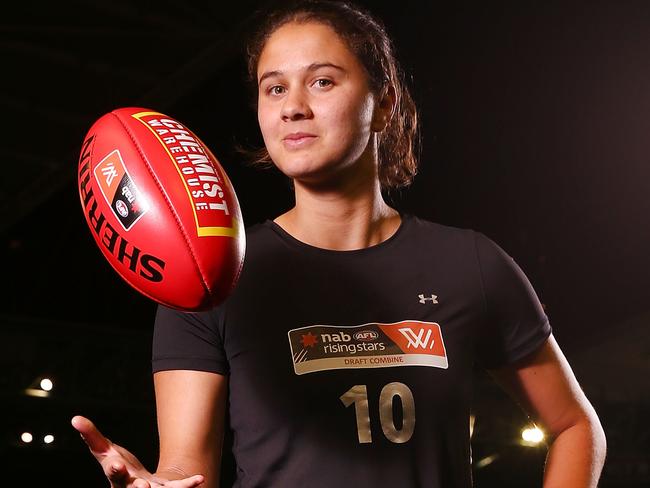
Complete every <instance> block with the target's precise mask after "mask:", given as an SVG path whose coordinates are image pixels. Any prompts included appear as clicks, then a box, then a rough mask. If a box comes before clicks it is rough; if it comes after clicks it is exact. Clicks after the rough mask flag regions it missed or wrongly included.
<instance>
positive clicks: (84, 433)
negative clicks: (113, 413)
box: [70, 415, 112, 456]
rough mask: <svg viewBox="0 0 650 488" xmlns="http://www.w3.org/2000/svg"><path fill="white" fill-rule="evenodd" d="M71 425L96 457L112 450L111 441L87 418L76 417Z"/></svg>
mask: <svg viewBox="0 0 650 488" xmlns="http://www.w3.org/2000/svg"><path fill="white" fill-rule="evenodd" d="M70 423H71V424H72V426H73V427H74V428H75V429H76V430H77V431H78V432H79V434H80V435H81V438H82V439H83V440H84V442H85V443H86V444H87V445H88V448H89V449H90V451H91V452H92V453H93V454H94V455H95V456H98V455H104V454H106V453H107V452H108V450H109V449H110V448H111V446H112V443H111V441H109V440H108V439H107V438H106V437H104V436H103V435H102V433H101V432H100V431H99V430H98V429H97V427H95V424H93V423H92V422H91V421H90V420H89V419H87V418H86V417H82V416H81V415H75V416H74V417H73V418H72V420H71V422H70Z"/></svg>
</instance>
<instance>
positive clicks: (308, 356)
mask: <svg viewBox="0 0 650 488" xmlns="http://www.w3.org/2000/svg"><path fill="white" fill-rule="evenodd" d="M288 335H289V344H290V346H291V355H292V359H293V369H294V371H295V372H296V374H298V375H301V374H306V373H313V372H315V371H327V370H330V369H355V368H387V367H393V366H430V367H434V368H443V369H447V368H448V367H449V364H448V362H447V351H446V350H445V344H444V341H443V339H442V332H441V330H440V325H438V324H437V323H435V322H420V321H415V320H405V321H402V322H396V323H392V324H377V323H371V324H363V325H355V326H335V325H310V326H308V327H301V328H299V329H292V330H290V331H289V333H288Z"/></svg>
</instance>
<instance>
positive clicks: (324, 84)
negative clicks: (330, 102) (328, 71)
mask: <svg viewBox="0 0 650 488" xmlns="http://www.w3.org/2000/svg"><path fill="white" fill-rule="evenodd" d="M315 84H316V86H317V87H318V88H327V87H329V86H331V85H332V80H328V79H326V78H319V79H317V80H316V83H315Z"/></svg>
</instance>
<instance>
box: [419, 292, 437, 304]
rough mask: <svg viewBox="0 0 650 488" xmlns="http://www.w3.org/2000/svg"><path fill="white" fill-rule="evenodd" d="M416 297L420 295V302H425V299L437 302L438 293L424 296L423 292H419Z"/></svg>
mask: <svg viewBox="0 0 650 488" xmlns="http://www.w3.org/2000/svg"><path fill="white" fill-rule="evenodd" d="M418 297H420V303H427V300H429V301H430V302H431V303H438V295H433V294H432V295H431V296H430V297H425V296H424V295H423V294H420V295H418Z"/></svg>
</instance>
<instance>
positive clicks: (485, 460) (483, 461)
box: [476, 454, 499, 469]
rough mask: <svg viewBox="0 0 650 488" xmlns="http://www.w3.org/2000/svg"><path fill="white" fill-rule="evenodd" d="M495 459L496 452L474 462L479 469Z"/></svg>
mask: <svg viewBox="0 0 650 488" xmlns="http://www.w3.org/2000/svg"><path fill="white" fill-rule="evenodd" d="M497 459H499V455H498V454H492V455H491V456H486V457H484V458H483V459H481V460H480V461H478V462H477V463H476V469H481V468H484V467H486V466H489V465H490V464H492V463H493V462H494V461H496V460H497Z"/></svg>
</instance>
